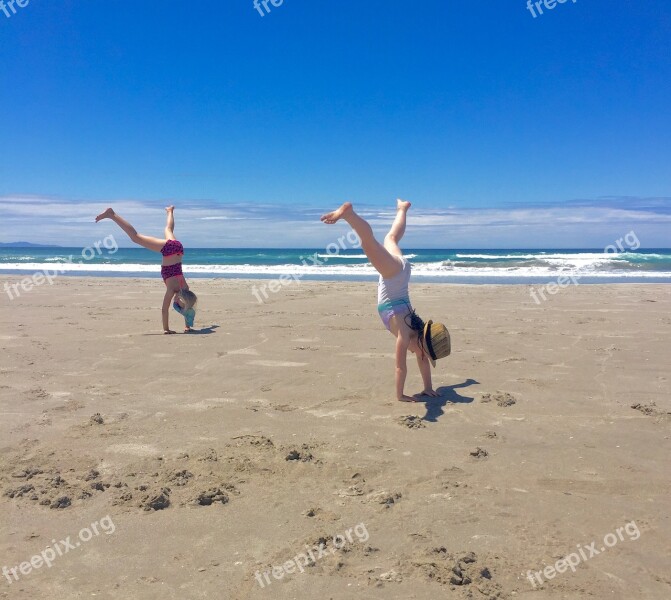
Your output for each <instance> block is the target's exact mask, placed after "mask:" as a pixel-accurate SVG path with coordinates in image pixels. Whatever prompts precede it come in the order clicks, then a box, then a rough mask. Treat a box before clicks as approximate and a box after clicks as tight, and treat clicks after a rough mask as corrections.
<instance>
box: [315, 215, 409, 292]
mask: <svg viewBox="0 0 671 600" xmlns="http://www.w3.org/2000/svg"><path fill="white" fill-rule="evenodd" d="M340 219H345V221H347V223H349V225H350V227H352V229H354V231H356V233H357V235H358V236H359V239H360V240H361V248H362V249H363V251H364V253H365V254H366V256H367V257H368V260H370V262H371V264H372V265H373V266H374V267H375V269H376V270H377V272H378V273H379V274H380V275H382V277H384V278H385V279H389V278H390V277H394V276H395V275H398V274H399V273H400V271H401V269H402V268H403V265H402V264H401V261H400V260H399V259H398V257H396V256H394V255H392V254H391V253H390V252H389V251H388V250H387V249H386V248H385V247H384V246H383V245H382V244H380V242H378V241H377V240H376V239H375V235H374V234H373V229H372V228H371V226H370V225H369V223H368V221H366V220H365V219H363V218H361V217H360V216H359V215H357V214H356V213H355V212H354V209H353V208H352V204H351V202H345V204H343V205H342V206H341V207H340V208H339V209H337V210H334V211H333V212H330V213H327V214H325V215H324V216H322V218H321V220H322V222H324V223H326V224H328V225H332V224H333V223H337V222H338V221H339V220H340Z"/></svg>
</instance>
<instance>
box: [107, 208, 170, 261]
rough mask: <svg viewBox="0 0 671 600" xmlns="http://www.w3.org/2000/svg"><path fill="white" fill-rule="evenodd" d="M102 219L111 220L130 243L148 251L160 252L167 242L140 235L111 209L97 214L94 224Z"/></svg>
mask: <svg viewBox="0 0 671 600" xmlns="http://www.w3.org/2000/svg"><path fill="white" fill-rule="evenodd" d="M103 219H112V221H114V222H115V223H116V224H117V225H118V226H119V227H121V229H123V230H124V231H125V232H126V235H127V236H128V237H129V238H130V239H131V241H133V242H135V243H136V244H138V245H140V246H142V247H143V248H147V249H148V250H153V251H154V252H160V251H161V248H163V246H165V243H166V241H167V240H162V239H160V238H155V237H151V236H149V235H142V234H141V233H138V232H137V231H136V229H135V227H133V226H132V225H131V224H130V223H129V222H128V221H126V220H125V219H122V218H121V217H120V216H119V215H117V214H116V213H115V212H114V211H113V210H112V209H111V208H108V209H107V210H106V211H105V212H104V213H101V214H99V215H98V216H97V217H96V223H97V222H98V221H102V220H103Z"/></svg>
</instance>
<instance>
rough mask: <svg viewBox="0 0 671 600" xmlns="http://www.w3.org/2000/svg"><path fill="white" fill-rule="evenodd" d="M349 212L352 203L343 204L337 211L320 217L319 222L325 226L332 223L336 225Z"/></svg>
mask: <svg viewBox="0 0 671 600" xmlns="http://www.w3.org/2000/svg"><path fill="white" fill-rule="evenodd" d="M350 210H352V203H351V202H345V204H343V205H342V206H341V207H340V208H338V209H337V210H334V211H333V212H330V213H326V214H325V215H322V216H321V219H320V220H321V222H322V223H326V224H327V225H333V224H334V223H337V222H338V221H339V220H340V219H342V218H343V217H344V216H345V214H346V213H348V212H349V211H350Z"/></svg>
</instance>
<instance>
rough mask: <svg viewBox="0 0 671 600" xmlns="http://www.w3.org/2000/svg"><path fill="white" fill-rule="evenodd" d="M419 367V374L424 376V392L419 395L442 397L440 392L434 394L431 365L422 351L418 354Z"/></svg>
mask: <svg viewBox="0 0 671 600" xmlns="http://www.w3.org/2000/svg"><path fill="white" fill-rule="evenodd" d="M417 366H418V367H419V372H420V373H421V374H422V381H423V382H424V390H423V391H422V393H421V394H418V395H419V396H431V397H432V398H437V397H438V396H440V394H439V393H438V392H434V390H433V384H432V383H431V363H430V362H429V359H428V357H427V356H426V354H425V353H424V352H423V351H421V349H420V351H419V352H418V353H417Z"/></svg>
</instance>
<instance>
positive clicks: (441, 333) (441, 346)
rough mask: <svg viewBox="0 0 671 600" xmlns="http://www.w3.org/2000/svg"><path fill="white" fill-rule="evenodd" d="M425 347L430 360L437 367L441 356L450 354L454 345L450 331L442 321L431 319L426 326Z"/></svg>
mask: <svg viewBox="0 0 671 600" xmlns="http://www.w3.org/2000/svg"><path fill="white" fill-rule="evenodd" d="M424 347H425V348H426V349H427V351H428V353H429V360H430V361H431V364H432V365H433V366H434V367H435V366H436V361H437V360H438V359H439V358H445V357H446V356H449V355H450V352H451V351H452V346H451V344H450V332H449V331H448V330H447V327H445V325H443V324H442V323H434V322H433V321H429V322H428V323H427V324H426V325H425V326H424Z"/></svg>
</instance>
